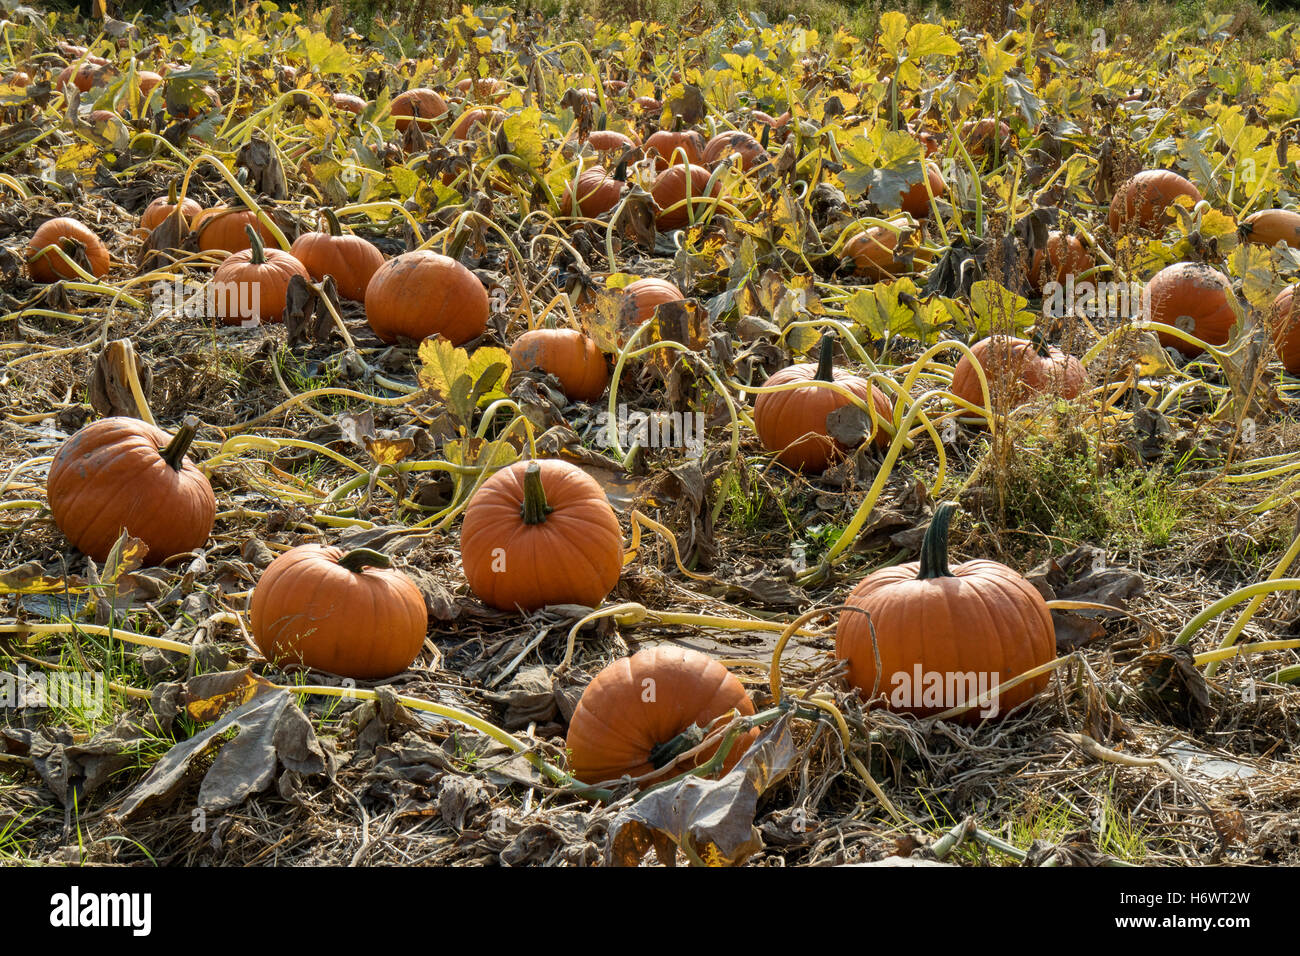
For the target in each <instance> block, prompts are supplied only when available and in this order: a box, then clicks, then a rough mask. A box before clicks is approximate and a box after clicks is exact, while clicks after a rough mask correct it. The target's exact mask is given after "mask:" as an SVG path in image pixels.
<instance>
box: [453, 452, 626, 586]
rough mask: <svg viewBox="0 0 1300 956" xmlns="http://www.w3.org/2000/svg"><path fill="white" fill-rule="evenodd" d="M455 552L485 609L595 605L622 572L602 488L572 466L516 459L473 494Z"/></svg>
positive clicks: (619, 545) (614, 522)
mask: <svg viewBox="0 0 1300 956" xmlns="http://www.w3.org/2000/svg"><path fill="white" fill-rule="evenodd" d="M460 556H461V563H462V564H463V565H464V568H465V579H466V580H467V581H468V582H469V586H470V590H472V591H473V592H474V593H475V594H476V595H478V597H479V599H480V600H482V601H483V603H484V604H487V605H490V606H491V607H495V608H499V609H501V610H503V611H513V610H515V609H516V608H520V609H522V610H524V611H535V610H537V609H538V608H539V607H545V606H546V605H548V604H581V605H583V606H584V607H596V606H597V605H598V604H600V602H601V601H603V600H605V597H606V595H608V594H609V592H610V591H612V590H613V589H614V585H615V584H617V583H618V576H619V573H620V572H621V571H622V570H623V534H622V532H621V531H620V530H619V526H618V518H616V517H615V516H614V509H613V508H611V507H610V505H609V500H608V499H607V498H606V497H605V492H604V491H603V490H602V489H601V487H600V485H599V484H597V483H596V480H595V479H594V478H592V477H591V476H590V475H588V474H587V473H586V472H585V471H583V470H582V469H581V468H579V467H578V466H577V465H574V464H571V463H569V462H567V461H560V460H559V459H545V460H541V461H517V462H515V463H514V464H513V465H511V466H509V467H508V468H503V469H502V470H501V471H498V472H497V473H496V474H495V475H493V476H492V477H491V478H489V479H488V480H487V481H485V482H483V485H482V486H481V487H480V488H479V490H478V491H477V492H476V493H475V494H474V497H473V499H472V500H471V501H470V503H469V507H468V508H466V509H465V520H464V523H463V524H462V525H461V529H460Z"/></svg>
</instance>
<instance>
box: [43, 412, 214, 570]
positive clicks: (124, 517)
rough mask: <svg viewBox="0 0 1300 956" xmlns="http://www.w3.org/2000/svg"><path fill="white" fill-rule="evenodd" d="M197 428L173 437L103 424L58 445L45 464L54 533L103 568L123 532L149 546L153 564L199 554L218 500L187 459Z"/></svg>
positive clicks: (129, 422) (145, 426) (114, 422)
mask: <svg viewBox="0 0 1300 956" xmlns="http://www.w3.org/2000/svg"><path fill="white" fill-rule="evenodd" d="M197 428H198V422H197V421H196V420H195V419H193V418H187V419H186V420H185V422H184V424H183V425H182V426H181V428H180V429H179V430H178V431H177V432H176V434H175V435H174V436H171V435H168V434H167V433H166V432H165V431H163V430H162V429H161V428H157V427H155V426H153V425H150V424H149V423H148V422H142V421H140V420H139V419H136V418H103V419H100V420H99V421H97V422H92V423H90V424H89V425H87V426H85V427H84V428H82V429H81V430H80V431H78V432H77V433H76V434H75V435H73V436H72V437H71V438H69V439H68V440H67V441H65V442H64V443H63V444H62V445H61V446H60V447H59V450H58V452H57V453H56V454H55V456H54V461H53V462H51V464H50V474H49V480H48V481H47V483H46V497H47V498H48V500H49V504H50V513H51V514H53V516H54V522H55V524H57V525H58V526H59V530H60V531H62V532H63V534H64V535H65V536H66V537H67V539H68V540H69V541H70V542H72V544H73V545H74V546H75V547H76V548H78V549H79V550H80V551H82V552H83V553H84V554H88V555H89V556H90V557H92V558H94V559H95V560H96V561H103V560H104V559H105V558H106V557H108V552H109V551H110V550H111V549H112V547H113V545H114V543H116V541H117V539H118V537H119V536H120V535H121V533H122V530H123V529H125V530H126V531H127V532H129V533H130V534H131V535H132V536H133V537H136V538H139V539H140V540H142V541H143V542H144V543H145V545H146V546H147V547H148V549H149V550H148V553H147V555H146V557H145V560H146V562H147V563H149V564H157V563H159V562H161V561H162V560H164V559H165V558H169V557H171V556H172V555H174V554H182V553H184V552H186V551H193V550H195V549H197V548H201V547H203V545H204V544H205V543H206V542H207V540H208V535H209V534H211V533H212V522H213V521H214V520H215V518H216V514H217V499H216V497H215V496H214V495H213V494H212V486H211V485H210V484H208V479H207V478H205V477H204V476H203V472H201V471H199V470H198V468H196V467H195V466H194V463H193V462H191V461H190V460H189V459H188V458H187V457H186V456H185V453H186V451H188V450H189V447H190V442H192V441H193V440H194V432H195V430H196V429H197Z"/></svg>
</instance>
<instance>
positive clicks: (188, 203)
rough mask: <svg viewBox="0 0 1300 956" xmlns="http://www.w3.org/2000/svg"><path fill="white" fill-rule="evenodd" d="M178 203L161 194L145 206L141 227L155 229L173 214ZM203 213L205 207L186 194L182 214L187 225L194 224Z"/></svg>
mask: <svg viewBox="0 0 1300 956" xmlns="http://www.w3.org/2000/svg"><path fill="white" fill-rule="evenodd" d="M175 208H176V204H175V203H173V202H171V201H170V200H168V198H167V197H166V196H159V197H158V198H157V199H155V200H154V201H153V202H151V203H149V205H148V206H146V207H145V210H144V212H143V213H141V214H140V228H141V229H149V230H151V231H152V230H154V229H157V228H158V227H159V226H161V225H162V223H163V220H164V219H166V218H167V217H168V216H170V215H171V214H172V211H173V210H174V209H175ZM202 213H203V207H202V206H200V205H199V204H198V203H197V202H195V201H194V200H193V199H191V198H190V197H189V196H186V197H185V199H184V200H183V201H182V202H181V216H182V217H184V219H185V222H186V224H187V225H190V226H193V225H194V220H195V219H197V218H198V217H199V216H200V215H202Z"/></svg>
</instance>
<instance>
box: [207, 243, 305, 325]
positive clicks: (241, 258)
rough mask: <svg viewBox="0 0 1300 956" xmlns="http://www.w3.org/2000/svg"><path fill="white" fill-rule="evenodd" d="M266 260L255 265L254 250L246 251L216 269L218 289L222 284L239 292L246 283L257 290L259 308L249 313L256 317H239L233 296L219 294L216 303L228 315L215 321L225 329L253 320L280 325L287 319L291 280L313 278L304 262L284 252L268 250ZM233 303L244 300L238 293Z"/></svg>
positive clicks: (213, 278)
mask: <svg viewBox="0 0 1300 956" xmlns="http://www.w3.org/2000/svg"><path fill="white" fill-rule="evenodd" d="M265 256H266V261H265V262H262V263H256V262H254V261H253V252H252V250H251V249H245V250H244V251H243V252H235V253H231V255H230V256H228V257H227V258H226V261H225V262H223V263H221V265H220V266H218V267H217V271H216V272H214V273H213V275H212V284H213V285H214V286H216V287H217V288H218V289H220V288H221V286H222V285H223V284H225V285H226V286H227V288H229V289H238V288H239V286H240V284H241V283H247V287H248V288H250V289H256V290H257V308H256V309H255V310H250V311H252V312H254V313H255V314H252V315H240V314H238V313H239V312H240V311H241V309H239V308H233V309H232V308H230V302H231V299H232V296H230V295H229V294H227V295H225V296H222V295H220V294H218V295H217V296H216V301H217V302H218V303H225V305H224V306H222V305H219V306H218V309H219V310H220V311H223V312H226V313H227V314H225V315H216V316H213V318H218V319H220V320H221V321H222V322H223V323H224V324H226V325H239V324H240V323H241V322H243V321H244V320H245V319H251V318H256V319H259V320H260V321H262V322H279V321H280V320H281V319H283V318H284V307H285V304H286V302H287V299H288V293H289V280H290V279H292V278H293V277H294V276H296V275H297V276H302V277H303V278H304V279H308V280H310V279H311V275H310V273H308V272H307V269H306V267H305V266H303V264H302V263H301V262H299V261H298V260H297V259H295V258H294V257H293V256H292V255H290V254H289V253H287V252H285V251H283V250H282V249H267V250H265ZM233 299H234V300H235V302H237V303H238V302H240V301H241V300H244V299H245V297H244V296H243V295H242V294H240V293H239V292H236V293H235V294H234V296H233ZM232 313H233V314H232Z"/></svg>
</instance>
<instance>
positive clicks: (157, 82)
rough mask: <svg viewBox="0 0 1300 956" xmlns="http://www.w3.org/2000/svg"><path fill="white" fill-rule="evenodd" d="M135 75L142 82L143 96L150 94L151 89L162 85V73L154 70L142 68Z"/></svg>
mask: <svg viewBox="0 0 1300 956" xmlns="http://www.w3.org/2000/svg"><path fill="white" fill-rule="evenodd" d="M135 76H136V79H137V80H138V81H139V83H140V95H141V96H148V95H149V93H150V91H151V90H153V89H155V88H156V87H158V86H161V85H162V81H163V78H162V74H160V73H155V72H154V71H153V70H140V71H139V72H137V73H136V75H135Z"/></svg>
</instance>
